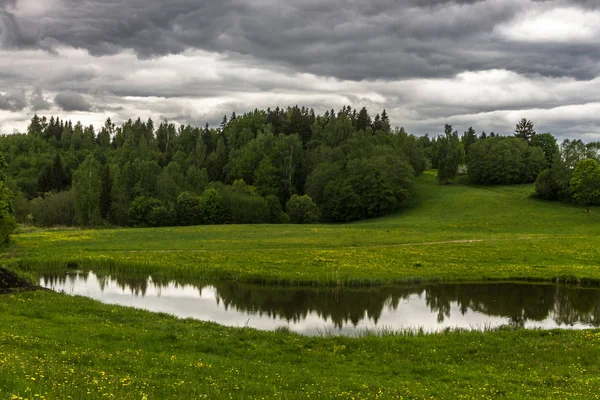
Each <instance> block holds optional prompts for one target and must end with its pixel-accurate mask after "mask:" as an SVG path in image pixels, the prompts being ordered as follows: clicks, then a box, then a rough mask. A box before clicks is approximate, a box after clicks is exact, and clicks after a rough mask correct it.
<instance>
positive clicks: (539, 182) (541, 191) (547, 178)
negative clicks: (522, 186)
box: [535, 169, 559, 200]
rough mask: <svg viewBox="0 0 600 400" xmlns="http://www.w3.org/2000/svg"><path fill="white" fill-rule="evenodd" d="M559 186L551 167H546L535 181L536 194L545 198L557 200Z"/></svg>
mask: <svg viewBox="0 0 600 400" xmlns="http://www.w3.org/2000/svg"><path fill="white" fill-rule="evenodd" d="M558 190H559V187H558V185H557V184H556V182H555V181H554V177H553V176H552V170H551V169H545V170H543V171H542V172H540V174H539V175H538V177H537V179H536V181H535V195H536V196H537V197H539V198H540V199H544V200H557V199H558Z"/></svg>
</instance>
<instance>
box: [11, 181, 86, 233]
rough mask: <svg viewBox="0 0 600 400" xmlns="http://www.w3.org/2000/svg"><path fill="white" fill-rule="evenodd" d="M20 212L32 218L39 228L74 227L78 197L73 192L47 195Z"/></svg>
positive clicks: (34, 200) (31, 202) (32, 201)
mask: <svg viewBox="0 0 600 400" xmlns="http://www.w3.org/2000/svg"><path fill="white" fill-rule="evenodd" d="M25 209H26V210H27V211H25V210H21V211H20V212H26V213H27V215H29V214H30V215H31V216H32V222H33V223H34V224H35V225H37V226H56V225H64V226H74V225H76V224H77V219H76V211H75V209H76V196H75V193H74V192H73V191H72V190H69V191H64V192H60V193H46V196H45V197H43V198H42V197H38V198H35V199H33V200H31V201H30V202H29V203H28V204H27V205H26V208H25Z"/></svg>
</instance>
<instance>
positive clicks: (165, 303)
mask: <svg viewBox="0 0 600 400" xmlns="http://www.w3.org/2000/svg"><path fill="white" fill-rule="evenodd" d="M39 283H40V285H41V286H43V287H46V288H49V289H52V290H55V291H63V292H65V293H67V294H70V295H80V296H85V297H90V298H93V299H96V300H100V301H102V302H104V303H108V304H119V305H123V306H130V307H135V308H141V309H145V310H150V311H155V312H164V313H169V314H172V315H175V316H177V317H181V318H194V319H199V320H203V321H213V322H216V323H219V324H222V325H228V326H238V327H245V326H248V327H252V328H257V329H262V330H274V329H277V328H279V327H288V328H289V329H290V330H292V331H295V332H298V333H301V334H305V335H318V334H335V335H349V336H354V335H357V334H359V333H360V332H363V331H365V330H367V329H368V330H372V331H373V330H374V331H378V330H401V329H423V330H424V331H426V332H435V331H440V330H443V329H445V328H464V329H479V330H483V329H486V328H494V327H498V326H502V325H511V326H519V327H525V328H544V329H551V328H565V329H583V328H593V327H598V326H600V288H597V287H576V286H563V285H554V284H525V283H464V284H423V285H410V286H393V287H366V288H310V287H308V288H307V287H302V288H298V287H287V286H276V285H251V284H240V283H234V282H212V283H209V282H192V281H188V282H186V281H179V282H176V281H160V280H156V279H153V278H152V277H144V278H131V277H125V276H110V275H103V274H95V273H94V272H75V273H68V274H62V275H43V276H42V277H41V278H40V282H39Z"/></svg>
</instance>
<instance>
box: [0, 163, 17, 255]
mask: <svg viewBox="0 0 600 400" xmlns="http://www.w3.org/2000/svg"><path fill="white" fill-rule="evenodd" d="M6 168H7V165H6V161H4V157H3V156H2V154H1V153H0V242H4V243H5V242H8V239H9V237H10V234H11V232H12V231H13V230H14V228H15V220H14V218H13V216H12V211H13V209H12V204H11V198H12V193H11V191H10V189H9V188H8V187H7V186H6V182H5V181H6V175H5V173H4V171H5V170H6Z"/></svg>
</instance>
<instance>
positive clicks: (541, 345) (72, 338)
mask: <svg viewBox="0 0 600 400" xmlns="http://www.w3.org/2000/svg"><path fill="white" fill-rule="evenodd" d="M0 315H1V318H2V323H1V324H0V398H1V399H5V398H8V399H10V398H13V397H12V395H16V397H14V398H29V399H36V398H47V399H68V398H73V399H81V398H112V399H144V398H146V399H167V398H170V399H194V398H210V399H213V398H281V399H290V398H347V399H348V398H357V399H358V398H406V399H409V398H413V399H439V398H448V399H460V398H464V399H475V398H477V399H482V398H491V397H500V398H542V399H547V398H557V399H559V398H560V399H565V398H567V399H576V398H577V399H594V398H599V396H600V363H598V359H599V358H600V331H576V332H571V331H525V330H520V331H513V330H504V331H502V330H500V331H493V332H487V333H482V332H450V333H441V334H436V335H416V336H413V335H399V336H384V337H363V338H358V339H349V338H343V337H336V338H331V337H329V338H327V337H325V338H309V337H301V336H297V335H293V334H289V333H285V332H260V331H255V330H252V329H242V328H225V327H220V326H218V325H215V324H211V323H205V322H200V321H192V320H177V319H176V318H174V317H169V316H166V315H160V314H152V313H149V312H146V311H140V310H133V309H127V308H123V307H115V306H110V305H102V304H100V303H97V302H94V301H92V300H88V299H84V298H75V297H69V296H65V295H59V294H54V293H48V292H33V293H23V294H19V295H8V296H1V297H0ZM35 395H38V396H37V397H36V396H35Z"/></svg>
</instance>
